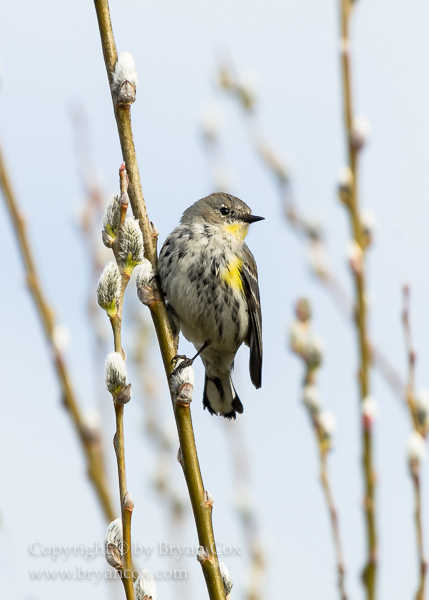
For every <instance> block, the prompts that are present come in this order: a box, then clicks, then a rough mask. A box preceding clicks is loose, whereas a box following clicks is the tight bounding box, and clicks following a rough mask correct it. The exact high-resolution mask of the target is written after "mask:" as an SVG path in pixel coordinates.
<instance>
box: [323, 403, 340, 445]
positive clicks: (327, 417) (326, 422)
mask: <svg viewBox="0 0 429 600" xmlns="http://www.w3.org/2000/svg"><path fill="white" fill-rule="evenodd" d="M319 424H320V427H321V428H322V432H323V435H324V436H325V437H326V438H327V439H328V440H331V439H332V436H333V435H334V433H335V431H336V429H337V422H336V419H335V416H334V415H333V414H332V413H331V412H328V411H327V410H326V411H323V412H322V413H321V414H320V416H319Z"/></svg>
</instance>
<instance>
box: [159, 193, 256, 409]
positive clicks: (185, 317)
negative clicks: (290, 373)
mask: <svg viewBox="0 0 429 600" xmlns="http://www.w3.org/2000/svg"><path fill="white" fill-rule="evenodd" d="M263 219H264V217H257V216H255V215H252V211H251V210H250V208H249V207H248V206H247V204H245V203H244V202H243V201H242V200H239V199H238V198H236V197H235V196H231V195H230V194H226V193H214V194H210V196H207V197H206V198H202V199H201V200H198V202H195V204H193V205H192V206H190V207H189V208H188V209H187V210H186V211H185V212H184V213H183V216H182V219H181V221H180V225H179V226H178V227H176V229H174V231H173V232H172V233H170V235H169V236H168V237H167V239H166V241H165V243H164V245H163V247H162V249H161V252H160V255H159V262H158V272H159V277H160V280H161V287H162V290H163V292H164V294H165V296H166V299H167V304H168V308H169V310H170V311H171V310H172V311H173V314H174V313H175V316H177V320H178V322H179V323H180V329H181V331H182V333H183V335H184V336H185V338H186V339H187V340H189V341H190V342H192V343H193V344H194V346H195V348H196V350H197V354H196V356H194V358H193V359H192V360H194V359H195V358H196V357H197V356H199V355H200V356H201V359H202V361H203V364H204V367H205V371H206V377H205V384H204V396H203V405H204V408H207V410H208V411H209V413H210V414H212V415H214V414H216V415H222V416H223V417H226V418H227V419H235V417H236V413H240V414H241V413H242V412H243V405H242V403H241V402H240V399H239V397H238V396H237V393H236V391H235V388H234V385H233V383H232V380H231V371H232V369H233V366H234V357H235V355H236V353H237V350H238V349H239V347H240V346H241V344H242V343H243V342H244V343H245V344H246V345H247V346H249V348H250V363H249V368H250V378H251V380H252V383H253V385H254V386H255V387H256V388H260V387H261V370H262V315H261V304H260V300H259V287H258V271H257V268H256V263H255V259H254V258H253V256H252V253H251V252H250V250H249V248H248V247H247V246H246V244H245V243H244V238H245V237H246V235H247V232H248V229H249V225H250V224H251V223H254V222H255V221H261V220H263Z"/></svg>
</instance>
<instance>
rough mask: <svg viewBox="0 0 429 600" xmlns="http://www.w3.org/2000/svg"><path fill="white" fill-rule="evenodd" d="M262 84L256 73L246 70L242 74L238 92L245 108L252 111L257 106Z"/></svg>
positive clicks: (239, 79)
mask: <svg viewBox="0 0 429 600" xmlns="http://www.w3.org/2000/svg"><path fill="white" fill-rule="evenodd" d="M260 83H261V80H260V77H259V74H258V73H257V72H256V71H253V70H250V69H246V70H245V71H243V72H242V73H240V75H239V78H238V91H239V94H240V99H241V102H242V104H243V106H244V108H246V109H248V110H251V109H252V108H253V107H254V106H255V103H256V97H257V92H258V90H259V87H260Z"/></svg>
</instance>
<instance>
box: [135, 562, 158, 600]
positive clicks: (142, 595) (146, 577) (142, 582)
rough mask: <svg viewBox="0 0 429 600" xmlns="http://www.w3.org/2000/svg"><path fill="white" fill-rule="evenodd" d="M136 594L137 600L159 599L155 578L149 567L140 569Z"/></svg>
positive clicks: (136, 583)
mask: <svg viewBox="0 0 429 600" xmlns="http://www.w3.org/2000/svg"><path fill="white" fill-rule="evenodd" d="M134 594H135V597H136V600H157V597H158V596H157V593H156V585H155V580H154V578H153V577H152V574H151V572H150V571H149V569H143V571H140V573H139V576H138V577H137V579H136V582H135V583H134Z"/></svg>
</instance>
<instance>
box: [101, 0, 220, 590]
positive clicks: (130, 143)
mask: <svg viewBox="0 0 429 600" xmlns="http://www.w3.org/2000/svg"><path fill="white" fill-rule="evenodd" d="M94 4H95V10H96V13H97V19H98V25H99V30H100V37H101V45H102V49H103V55H104V61H105V65H106V70H107V76H108V79H109V83H112V74H113V72H114V68H115V64H116V61H117V56H118V55H117V51H116V46H115V41H114V37H113V31H112V24H111V21H110V13H109V4H108V2H107V0H94ZM112 101H113V105H114V111H115V117H116V123H117V127H118V133H119V139H120V143H121V148H122V155H123V160H124V162H125V164H126V167H127V171H128V176H129V195H130V201H131V206H132V209H133V213H134V216H135V217H136V218H138V219H139V221H140V227H141V230H142V233H143V238H144V244H145V256H146V258H147V259H148V260H149V261H150V262H151V264H152V266H153V268H154V270H156V266H157V250H156V235H154V234H153V233H152V231H153V229H152V227H151V224H150V222H149V218H148V215H147V212H146V207H145V203H144V198H143V192H142V188H141V183H140V176H139V171H138V164H137V157H136V152H135V147H134V139H133V135H132V129H131V114H130V108H129V106H116V105H115V100H114V97H113V95H112ZM154 295H155V298H154V301H153V302H152V304H151V306H150V311H151V315H152V319H153V322H154V325H155V330H156V334H157V337H158V343H159V346H160V350H161V355H162V359H163V362H164V368H165V371H166V375H167V376H169V375H170V373H171V371H172V361H173V358H174V356H175V354H176V348H175V343H174V339H173V335H172V333H171V328H170V323H169V320H168V315H167V310H166V307H165V303H164V299H163V296H162V293H161V291H160V287H159V282H158V281H157V280H156V281H155V282H154ZM172 401H173V398H172ZM173 406H174V415H175V419H176V426H177V431H178V434H179V440H180V447H181V453H182V457H183V472H184V474H185V479H186V483H187V486H188V491H189V496H190V500H191V504H192V509H193V513H194V518H195V523H196V526H197V532H198V539H199V543H200V545H201V546H203V547H204V548H205V550H206V551H207V553H208V556H209V558H208V559H207V560H204V561H203V562H202V563H201V565H202V569H203V573H204V576H205V579H206V584H207V589H208V592H209V597H210V599H211V600H224V598H225V593H224V589H223V584H222V579H221V575H220V571H219V563H218V558H217V553H216V546H215V541H214V535H213V526H212V516H211V507H208V506H207V505H206V504H205V503H204V486H203V481H202V477H201V472H200V467H199V462H198V456H197V449H196V446H195V438H194V434H193V429H192V419H191V411H190V405H189V404H188V405H179V404H176V405H174V403H173Z"/></svg>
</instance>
